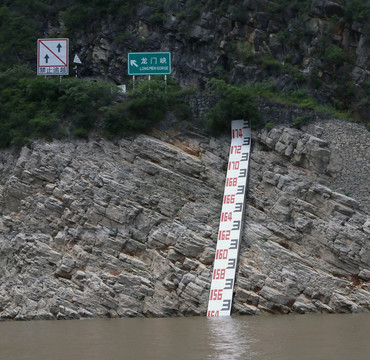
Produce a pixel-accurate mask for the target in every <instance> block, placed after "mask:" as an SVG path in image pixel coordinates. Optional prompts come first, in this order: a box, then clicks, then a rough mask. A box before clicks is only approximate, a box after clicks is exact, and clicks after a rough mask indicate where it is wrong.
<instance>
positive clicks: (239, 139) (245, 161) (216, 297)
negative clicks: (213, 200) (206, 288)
mask: <svg viewBox="0 0 370 360" xmlns="http://www.w3.org/2000/svg"><path fill="white" fill-rule="evenodd" d="M250 147H251V129H250V122H249V121H248V120H234V121H232V123H231V146H230V152H229V162H228V166H227V173H226V182H225V190H224V196H223V200H222V209H221V217H220V226H219V231H218V235H217V246H216V254H215V261H214V265H213V272H212V283H211V290H210V293H209V301H208V310H207V317H218V316H229V315H230V312H231V305H232V300H233V291H234V281H235V273H236V265H237V260H238V253H239V245H240V240H241V234H242V225H243V212H244V200H245V194H246V191H247V178H248V167H249V156H250Z"/></svg>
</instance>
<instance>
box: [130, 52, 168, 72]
mask: <svg viewBox="0 0 370 360" xmlns="http://www.w3.org/2000/svg"><path fill="white" fill-rule="evenodd" d="M127 70H128V75H170V74H171V53H169V52H145V53H144V52H142V53H128V57H127Z"/></svg>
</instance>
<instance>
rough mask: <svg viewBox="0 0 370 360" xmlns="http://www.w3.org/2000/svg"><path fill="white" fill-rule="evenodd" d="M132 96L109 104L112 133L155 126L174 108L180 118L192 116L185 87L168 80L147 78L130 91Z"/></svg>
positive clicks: (107, 123)
mask: <svg viewBox="0 0 370 360" xmlns="http://www.w3.org/2000/svg"><path fill="white" fill-rule="evenodd" d="M127 95H128V99H126V100H125V101H124V102H121V103H117V104H116V105H114V106H113V107H111V108H109V110H108V111H107V113H106V116H105V121H104V132H105V133H106V135H108V136H116V135H118V136H121V135H125V134H126V133H130V132H142V131H145V130H148V129H151V128H152V127H153V126H155V125H157V124H158V123H159V122H160V121H162V120H163V119H164V118H165V115H166V113H167V111H172V112H173V113H174V114H175V116H176V117H177V118H178V119H179V120H183V121H184V120H189V119H191V117H192V112H191V108H190V106H189V105H188V104H186V102H185V100H184V95H185V93H184V91H183V90H181V88H180V87H179V86H178V85H176V84H175V83H172V82H171V81H170V80H169V81H168V85H167V86H166V85H165V83H164V82H163V80H150V81H149V80H144V81H141V82H140V83H139V84H137V85H136V86H135V87H134V88H133V89H132V90H130V91H129V92H128V94H127Z"/></svg>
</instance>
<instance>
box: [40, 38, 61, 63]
mask: <svg viewBox="0 0 370 360" xmlns="http://www.w3.org/2000/svg"><path fill="white" fill-rule="evenodd" d="M40 43H41V44H42V45H44V46H45V47H46V48H47V49H48V50H49V51H50V52H51V53H52V54H53V55H54V56H56V57H57V58H58V59H59V60H60V61H61V62H62V63H63V64H64V65H65V66H68V65H67V64H66V63H65V62H64V61H63V60H62V59H61V58H60V57H59V56H58V55H57V54H56V53H55V52H54V51H53V50H51V49H50V48H49V47H47V46H46V45H45V44H44V43H43V42H42V41H40ZM55 66H57V65H55Z"/></svg>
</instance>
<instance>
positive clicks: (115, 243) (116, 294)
mask: <svg viewBox="0 0 370 360" xmlns="http://www.w3.org/2000/svg"><path fill="white" fill-rule="evenodd" d="M349 130H350V131H349ZM253 139H254V143H253V144H254V145H253V153H252V157H251V170H250V175H251V176H250V181H249V195H248V199H247V207H246V216H245V224H244V235H243V242H242V248H241V253H240V261H239V269H238V274H237V281H236V286H235V298H234V305H233V312H234V313H240V314H261V313H290V312H293V313H311V312H361V311H369V310H370V284H369V281H370V240H369V239H370V218H369V210H370V206H369V182H368V179H369V164H370V159H369V152H368V144H369V142H370V133H368V132H365V131H363V129H361V128H360V127H358V126H357V125H354V124H348V123H341V122H338V121H330V120H327V121H323V122H321V123H320V124H311V125H310V126H309V127H307V129H306V130H305V132H304V131H300V130H296V129H292V128H286V127H284V125H280V126H278V127H276V128H274V129H272V130H270V131H267V130H263V131H261V132H258V133H254V134H253ZM351 139H356V141H352V144H351V145H352V147H350V148H348V147H347V148H346V150H345V151H344V149H343V148H342V144H344V143H345V141H351ZM229 144H230V141H229V138H228V137H225V138H219V139H213V138H208V137H205V136H202V135H199V134H195V133H186V134H184V133H177V132H173V131H161V132H153V133H152V134H150V135H139V136H137V137H133V138H124V139H122V140H119V141H116V142H110V141H107V140H104V139H101V138H94V137H92V138H90V139H89V140H88V141H85V140H73V141H65V142H59V141H53V142H52V143H47V142H37V143H34V144H33V145H32V147H30V148H26V147H24V148H23V149H22V150H21V151H20V152H17V151H15V150H2V151H1V152H0V213H1V218H0V278H1V282H0V319H70V318H74V319H78V318H89V317H101V316H110V317H118V316H182V315H205V313H206V308H207V300H208V291H209V286H210V280H211V271H212V264H213V258H214V253H215V246H216V237H217V236H216V234H217V231H218V220H219V216H220V209H221V201H222V195H223V187H224V180H225V173H226V165H227V159H228V151H229ZM361 146H365V147H366V146H367V152H365V153H361V154H359V153H358V151H360V150H361ZM360 168H361V169H360ZM354 184H358V185H354ZM346 185H348V189H349V191H350V192H351V193H350V194H348V193H347V195H346V194H345V193H344V191H343V187H345V186H346ZM348 195H350V196H352V197H350V196H348Z"/></svg>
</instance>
